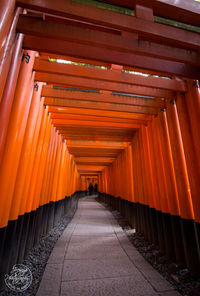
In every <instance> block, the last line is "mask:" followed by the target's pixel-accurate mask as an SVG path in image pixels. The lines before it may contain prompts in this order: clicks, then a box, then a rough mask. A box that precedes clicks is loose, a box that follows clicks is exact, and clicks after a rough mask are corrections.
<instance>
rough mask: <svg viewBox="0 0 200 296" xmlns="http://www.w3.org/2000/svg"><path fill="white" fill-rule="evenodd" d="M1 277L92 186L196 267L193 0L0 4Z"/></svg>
mask: <svg viewBox="0 0 200 296" xmlns="http://www.w3.org/2000/svg"><path fill="white" fill-rule="evenodd" d="M0 17H1V20H0V28H1V31H0V165H1V166H0V260H1V263H0V274H1V278H2V277H3V275H4V274H5V273H7V272H8V271H9V270H10V269H11V268H12V266H13V265H14V264H15V263H20V262H23V259H24V258H25V257H26V256H27V254H28V252H29V251H30V250H31V248H32V247H33V246H34V245H35V244H37V243H38V241H39V239H40V237H41V236H42V235H44V234H46V233H47V232H48V231H49V230H50V229H51V228H52V227H53V226H54V225H55V224H56V223H57V222H58V221H59V219H60V218H61V217H62V215H63V214H64V213H66V211H68V209H69V208H70V203H71V201H72V200H73V199H75V198H78V197H80V196H83V195H84V194H85V191H86V190H88V186H89V184H90V183H92V184H93V185H94V184H98V192H99V196H100V198H101V199H102V200H104V201H105V202H107V203H109V204H110V205H112V207H114V208H116V209H118V210H119V211H120V212H121V213H122V215H124V216H125V217H126V218H127V219H128V221H129V223H130V224H131V225H132V226H133V227H134V228H135V229H136V231H137V232H141V233H143V234H144V236H145V238H146V239H147V240H148V241H149V242H151V243H153V244H155V245H157V246H158V247H159V249H160V252H162V253H163V254H166V256H167V257H168V258H170V259H172V260H174V261H175V262H176V263H177V264H180V265H182V266H185V267H187V268H188V269H189V271H190V273H191V275H193V276H199V275H200V246H199V244H200V125H199V118H200V89H199V78H200V54H199V50H200V34H199V32H200V29H199V26H200V3H199V2H198V1H195V0H181V1H175V0H165V1H164V0H148V1H147V0H133V1H130V0H106V1H103V3H102V2H101V1H92V0H90V1H84V0H82V1H80V0H79V1H78V0H76V1H68V0H56V1H54V0H48V1H47V0H16V1H15V0H1V2H0Z"/></svg>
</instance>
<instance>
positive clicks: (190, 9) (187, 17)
mask: <svg viewBox="0 0 200 296" xmlns="http://www.w3.org/2000/svg"><path fill="white" fill-rule="evenodd" d="M107 2H110V3H111V4H115V5H121V6H123V7H127V8H132V9H133V8H134V7H135V5H136V4H138V3H139V4H140V5H142V6H144V7H145V6H146V5H147V1H146V0H131V1H130V0H109V1H107ZM148 7H152V9H153V12H154V15H159V16H162V17H167V18H169V17H170V19H173V20H177V21H179V22H185V23H189V24H193V25H196V26H199V25H200V18H199V15H200V6H199V3H198V2H195V1H188V0H181V1H177V0H148Z"/></svg>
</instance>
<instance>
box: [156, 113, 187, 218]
mask: <svg viewBox="0 0 200 296" xmlns="http://www.w3.org/2000/svg"><path fill="white" fill-rule="evenodd" d="M155 121H156V122H155V130H156V135H157V137H158V136H159V138H158V141H159V142H160V144H159V145H160V146H161V150H162V155H163V161H164V167H165V171H166V181H167V188H168V191H169V205H170V213H171V214H172V215H174V216H180V215H181V212H180V206H179V195H178V189H177V183H176V175H175V169H174V163H173V158H172V150H171V141H170V135H169V129H168V125H167V118H166V113H165V111H164V112H163V111H162V112H161V113H160V114H159V115H158V120H155Z"/></svg>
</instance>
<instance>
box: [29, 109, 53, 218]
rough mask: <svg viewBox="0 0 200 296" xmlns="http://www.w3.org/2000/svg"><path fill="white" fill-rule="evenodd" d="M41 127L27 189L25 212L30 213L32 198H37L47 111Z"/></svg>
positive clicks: (32, 203) (32, 204)
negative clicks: (36, 192)
mask: <svg viewBox="0 0 200 296" xmlns="http://www.w3.org/2000/svg"><path fill="white" fill-rule="evenodd" d="M42 123H43V124H42V125H41V127H40V132H39V137H38V141H37V148H36V153H35V158H34V163H33V170H32V174H31V182H30V184H29V189H28V196H29V198H28V199H27V206H26V212H28V213H29V212H30V211H31V210H32V209H33V208H34V202H35V201H34V198H36V199H37V198H38V197H35V196H34V193H35V188H36V185H37V176H38V169H39V164H40V157H41V151H42V148H43V141H44V135H45V131H46V129H47V125H48V110H47V109H45V110H44V116H43V120H42Z"/></svg>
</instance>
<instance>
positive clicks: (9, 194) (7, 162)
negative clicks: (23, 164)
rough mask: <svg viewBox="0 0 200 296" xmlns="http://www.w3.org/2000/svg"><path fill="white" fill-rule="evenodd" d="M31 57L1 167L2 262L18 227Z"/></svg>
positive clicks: (19, 88) (23, 70)
mask: <svg viewBox="0 0 200 296" xmlns="http://www.w3.org/2000/svg"><path fill="white" fill-rule="evenodd" d="M27 54H28V56H29V63H27V62H26V59H23V61H22V63H21V69H20V73H19V77H18V82H17V87H16V90H15V98H14V100H13V105H12V111H11V115H10V121H9V124H8V129H7V137H6V141H5V146H4V153H3V158H2V162H1V168H0V195H1V200H0V228H2V229H4V232H5V234H6V236H5V240H4V241H3V243H2V244H1V246H2V248H1V251H2V252H1V254H0V255H1V259H4V258H6V257H7V256H9V255H8V254H7V253H6V255H5V254H4V252H6V249H7V250H8V252H9V249H10V248H9V247H8V245H9V244H10V243H11V237H12V235H13V231H14V229H15V227H16V225H15V224H16V223H14V222H13V223H14V225H13V223H11V222H10V223H9V224H8V221H9V213H10V208H11V204H12V199H13V193H14V186H15V181H16V176H17V169H18V165H19V160H20V155H21V149H22V145H23V140H24V135H25V129H26V124H27V119H28V114H29V109H30V104H31V99H32V92H33V83H34V73H32V67H33V63H34V57H35V52H32V51H29V52H27ZM2 253H3V254H4V255H2ZM0 265H1V272H2V273H4V272H6V271H7V270H8V268H9V266H8V264H6V262H5V261H4V260H3V262H2V263H1V264H0Z"/></svg>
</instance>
